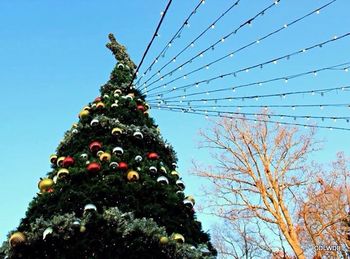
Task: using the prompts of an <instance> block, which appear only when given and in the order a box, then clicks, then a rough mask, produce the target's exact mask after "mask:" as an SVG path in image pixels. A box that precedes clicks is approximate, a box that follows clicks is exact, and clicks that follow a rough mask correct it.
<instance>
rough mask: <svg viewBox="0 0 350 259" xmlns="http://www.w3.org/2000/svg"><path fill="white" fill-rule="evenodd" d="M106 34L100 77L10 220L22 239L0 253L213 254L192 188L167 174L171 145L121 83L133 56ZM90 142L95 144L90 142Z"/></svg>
mask: <svg viewBox="0 0 350 259" xmlns="http://www.w3.org/2000/svg"><path fill="white" fill-rule="evenodd" d="M109 38H110V41H111V42H110V43H108V44H107V47H108V48H109V49H110V50H111V51H112V52H113V54H114V55H115V57H116V59H117V60H118V63H117V64H116V66H115V68H114V69H113V71H112V73H111V76H110V80H109V81H108V82H107V83H106V84H105V85H103V86H102V87H101V90H100V92H101V96H100V97H98V98H96V100H94V101H93V102H91V103H89V104H88V105H87V106H86V107H85V108H84V109H83V110H82V112H81V113H80V116H79V117H80V119H79V122H78V123H76V124H74V125H73V127H72V128H71V129H70V130H69V131H67V132H66V134H65V137H64V140H63V141H62V142H61V143H60V144H59V146H58V148H57V152H56V155H55V156H53V157H52V158H51V161H52V162H53V163H52V170H51V171H50V172H49V173H48V175H47V177H46V178H45V179H41V181H40V182H39V189H40V193H39V194H38V195H37V196H36V197H35V198H34V199H33V201H32V202H31V203H30V205H29V208H28V210H27V212H26V216H25V218H23V219H22V221H21V223H20V225H19V227H18V229H17V230H16V231H17V232H21V233H22V234H24V236H25V240H24V241H23V240H20V239H17V240H16V239H13V240H12V241H11V242H10V243H9V242H5V243H4V245H3V246H2V248H1V250H0V255H3V256H5V255H6V257H8V258H28V259H30V258H60V259H64V258H206V257H208V258H211V257H213V256H215V255H216V250H215V249H214V248H213V247H212V245H211V243H210V241H209V236H208V234H207V233H204V232H203V231H202V227H201V223H200V222H199V221H197V219H196V216H195V213H194V210H193V208H192V207H193V205H194V200H193V198H192V197H187V198H186V197H185V195H184V193H183V191H182V190H183V186H181V185H180V184H177V181H178V180H179V175H178V174H177V172H176V171H175V170H176V161H177V158H176V154H175V152H174V150H173V149H172V147H171V145H169V144H168V143H166V142H165V141H164V140H163V139H162V137H161V136H160V133H159V130H158V127H157V125H156V124H155V123H154V121H153V119H152V118H150V117H149V115H148V106H147V103H146V101H145V97H144V96H142V94H141V93H140V92H139V91H138V90H136V89H134V88H133V87H132V86H131V80H132V77H133V73H134V71H135V68H136V66H135V64H134V63H133V62H132V61H131V59H130V58H129V56H128V54H127V53H126V51H125V47H124V46H122V45H120V44H119V43H118V42H117V41H116V40H115V38H114V36H113V35H109ZM93 142H97V143H98V144H100V146H98V145H97V148H96V147H94V148H92V147H91V144H92V143H93ZM116 148H117V149H116ZM121 150H122V151H121ZM161 176H164V177H166V179H167V181H168V184H167V183H166V181H164V178H163V181H161V178H159V177H161ZM50 179H52V180H53V181H51V180H50ZM45 181H46V182H45ZM184 201H186V202H185V203H184ZM86 205H88V206H86ZM94 208H96V210H95V209H94ZM12 233H13V232H12ZM12 233H10V234H9V238H10V237H11V234H12ZM176 234H181V235H182V236H183V237H184V239H185V242H184V243H183V242H181V238H180V239H177V238H176V237H178V236H177V235H176Z"/></svg>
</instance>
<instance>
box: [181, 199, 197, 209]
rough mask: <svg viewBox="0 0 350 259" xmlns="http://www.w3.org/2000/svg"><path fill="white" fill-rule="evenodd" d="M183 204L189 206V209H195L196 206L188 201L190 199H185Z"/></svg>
mask: <svg viewBox="0 0 350 259" xmlns="http://www.w3.org/2000/svg"><path fill="white" fill-rule="evenodd" d="M183 203H184V204H185V206H187V207H189V208H191V209H192V208H193V206H194V204H193V202H192V201H190V200H188V199H185V200H184V201H183Z"/></svg>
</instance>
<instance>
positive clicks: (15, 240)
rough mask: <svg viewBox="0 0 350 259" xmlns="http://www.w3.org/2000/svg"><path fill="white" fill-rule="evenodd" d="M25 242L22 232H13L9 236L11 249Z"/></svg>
mask: <svg viewBox="0 0 350 259" xmlns="http://www.w3.org/2000/svg"><path fill="white" fill-rule="evenodd" d="M25 241H26V236H25V235H24V234H23V233H22V232H15V233H13V234H12V235H11V237H10V239H9V243H10V246H11V247H15V246H17V245H20V244H23V243H24V242H25Z"/></svg>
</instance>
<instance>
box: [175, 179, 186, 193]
mask: <svg viewBox="0 0 350 259" xmlns="http://www.w3.org/2000/svg"><path fill="white" fill-rule="evenodd" d="M176 185H177V187H179V188H180V190H182V191H183V190H185V183H184V182H183V181H181V180H177V181H176Z"/></svg>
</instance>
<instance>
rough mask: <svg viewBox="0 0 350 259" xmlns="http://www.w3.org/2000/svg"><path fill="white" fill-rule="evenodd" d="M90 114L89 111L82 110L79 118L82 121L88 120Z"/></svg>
mask: <svg viewBox="0 0 350 259" xmlns="http://www.w3.org/2000/svg"><path fill="white" fill-rule="evenodd" d="M89 114H90V112H89V111H88V110H82V111H81V112H80V113H79V118H80V119H83V118H86V117H87V116H89Z"/></svg>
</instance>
